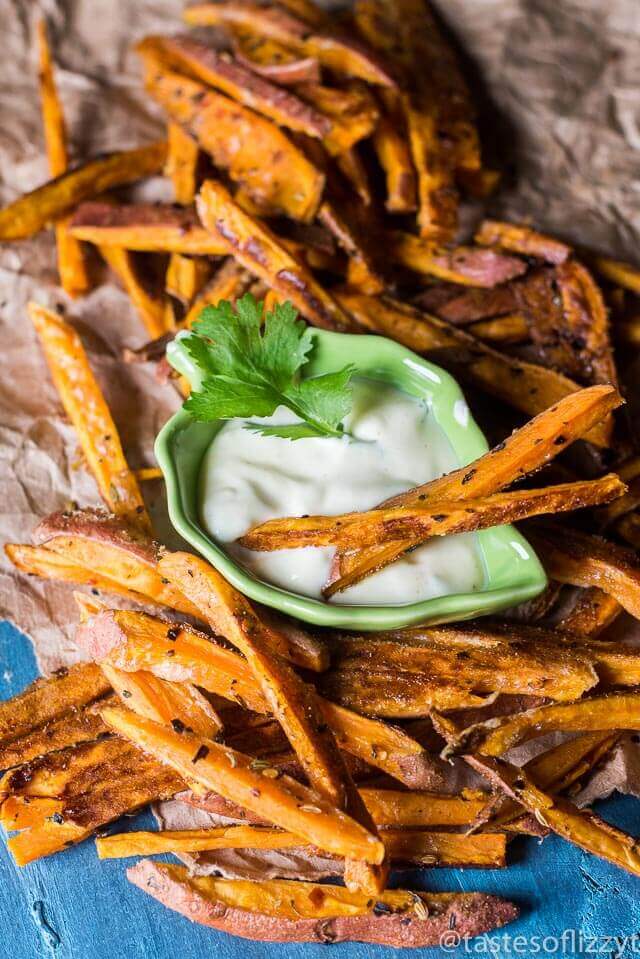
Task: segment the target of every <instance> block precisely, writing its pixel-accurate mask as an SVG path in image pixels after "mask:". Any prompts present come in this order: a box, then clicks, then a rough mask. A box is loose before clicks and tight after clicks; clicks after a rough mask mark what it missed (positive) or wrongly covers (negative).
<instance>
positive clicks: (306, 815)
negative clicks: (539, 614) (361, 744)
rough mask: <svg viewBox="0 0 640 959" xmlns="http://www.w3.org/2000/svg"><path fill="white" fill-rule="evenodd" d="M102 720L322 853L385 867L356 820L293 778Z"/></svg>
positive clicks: (148, 728) (206, 744) (114, 717)
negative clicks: (272, 775)
mask: <svg viewBox="0 0 640 959" xmlns="http://www.w3.org/2000/svg"><path fill="white" fill-rule="evenodd" d="M102 718H103V719H104V720H105V722H106V723H107V724H108V725H109V726H111V728H112V729H114V731H116V732H118V733H120V734H121V735H122V736H124V737H125V738H126V739H129V740H130V741H131V742H133V743H135V744H136V745H137V746H138V747H139V748H141V749H142V750H144V751H145V752H146V753H148V754H150V755H151V756H153V757H154V758H155V759H157V760H159V761H160V762H164V763H166V764H168V765H170V766H171V767H172V768H173V769H174V770H175V771H176V772H177V773H178V774H179V775H181V776H183V777H185V778H187V779H194V780H195V781H196V782H198V783H200V784H201V785H202V786H204V787H205V788H206V789H211V790H213V791H214V792H218V793H220V794H221V795H222V796H225V797H226V798H228V799H231V800H232V801H233V802H238V803H239V804H240V805H241V806H245V807H246V808H248V809H251V810H253V811H255V812H257V813H258V814H259V815H261V816H264V817H265V818H266V819H268V820H269V821H270V822H273V823H274V825H276V826H280V827H281V828H282V829H285V830H289V831H291V832H293V833H295V834H296V835H298V836H301V837H303V838H304V839H306V840H307V841H308V842H310V843H313V844H314V845H317V846H318V847H319V848H321V849H325V850H326V851H327V852H331V853H334V854H335V855H338V856H345V857H348V858H352V859H359V860H362V861H363V862H369V863H371V864H373V865H375V864H379V863H380V862H381V861H382V859H383V856H384V848H383V846H382V843H381V842H380V841H379V840H377V839H376V838H375V837H374V836H372V835H371V833H370V832H368V831H367V830H366V829H364V828H363V827H362V826H360V825H359V824H358V823H356V822H355V820H353V819H352V818H351V817H350V816H347V815H346V814H345V813H342V812H340V811H339V810H337V809H335V808H334V807H332V806H331V804H329V803H327V802H326V801H325V800H324V799H322V798H321V797H320V796H318V795H317V793H315V792H313V791H312V790H310V789H308V788H307V787H305V786H301V785H300V784H299V783H297V782H296V781H295V780H293V779H290V778H289V777H288V776H281V777H280V778H279V779H277V780H274V779H270V778H268V777H265V776H263V775H261V773H260V772H257V771H254V770H253V769H252V768H251V758H250V757H249V756H245V755H244V754H243V753H238V752H236V751H234V750H231V749H229V748H228V747H225V746H221V745H219V744H218V743H215V742H214V741H213V740H210V739H207V740H203V739H202V738H201V737H198V736H194V735H193V734H191V733H189V732H186V731H184V732H182V733H176V732H174V731H173V730H171V729H169V728H167V727H166V726H161V725H160V724H159V723H155V722H152V721H151V720H149V719H144V718H142V717H140V716H136V715H135V714H134V713H131V712H130V711H128V710H125V709H122V708H118V709H104V710H103V711H102Z"/></svg>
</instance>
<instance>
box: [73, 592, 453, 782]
mask: <svg viewBox="0 0 640 959" xmlns="http://www.w3.org/2000/svg"><path fill="white" fill-rule="evenodd" d="M169 631H171V634H172V637H173V638H170V637H169ZM76 642H77V643H78V645H79V646H80V647H81V648H82V649H83V650H84V652H85V653H86V654H87V655H88V656H90V657H91V658H94V659H96V660H97V661H99V662H105V661H106V662H109V663H110V664H111V665H113V666H115V667H117V668H118V669H122V670H125V671H135V670H139V669H142V670H149V671H150V672H153V673H154V674H155V675H157V676H160V677H161V678H163V679H167V680H171V681H173V682H192V683H195V684H196V685H197V686H201V687H202V688H203V689H206V690H208V691H209V692H212V693H215V694H216V695H219V696H223V697H224V698H225V699H230V700H232V701H233V702H238V703H239V704H240V705H242V706H246V707H248V708H249V709H252V710H254V711H255V712H258V713H266V712H268V706H267V703H266V700H265V699H264V697H263V695H262V693H261V692H260V690H259V689H258V687H257V684H256V682H255V680H254V679H253V676H252V674H251V670H250V669H249V666H248V665H247V663H246V662H245V660H244V659H242V658H241V657H240V656H238V654H237V653H234V652H233V651H231V650H228V649H225V648H224V647H222V646H218V645H217V644H215V643H213V642H211V640H209V639H208V638H207V637H205V636H204V635H202V634H200V633H198V631H197V630H195V629H193V627H188V626H184V625H182V626H180V628H179V629H178V631H177V632H176V630H175V629H174V628H173V627H172V624H167V623H166V622H163V621H162V620H160V619H157V618H155V617H151V616H147V615H146V614H144V613H134V612H130V611H124V610H111V611H109V612H105V613H101V614H100V615H99V616H97V617H95V618H94V619H93V620H91V621H90V622H89V623H88V625H87V626H86V627H83V626H80V627H79V629H78V631H77V634H76ZM168 652H172V653H173V655H172V656H168V655H167V653H168ZM320 706H321V709H322V712H323V716H324V719H325V722H327V723H329V724H330V725H331V727H332V729H333V731H334V734H335V736H336V738H337V740H338V744H339V745H340V746H341V748H342V749H344V750H345V751H347V752H349V753H351V754H352V755H354V756H357V757H359V758H361V759H363V760H364V761H365V762H367V763H368V764H369V765H372V766H376V767H377V768H379V769H381V770H383V771H384V772H386V773H388V774H389V775H391V776H393V777H394V778H396V779H398V780H399V781H400V782H403V783H404V784H405V785H407V786H409V787H411V788H421V789H427V788H430V789H433V788H438V786H440V785H442V781H441V777H440V774H439V769H438V765H437V763H436V762H434V761H433V759H432V758H431V757H430V756H429V754H428V753H426V752H425V750H424V749H423V748H422V747H421V746H420V745H419V744H418V743H417V742H416V741H415V740H413V739H411V737H409V736H408V735H407V734H406V733H404V732H402V731H401V730H398V729H394V727H392V726H387V725H386V724H384V723H382V722H380V721H378V720H375V719H368V718H366V717H364V716H359V715H358V714H356V713H352V712H351V711H350V710H347V709H344V708H342V707H340V706H338V705H336V704H335V703H330V702H328V701H326V700H321V701H320Z"/></svg>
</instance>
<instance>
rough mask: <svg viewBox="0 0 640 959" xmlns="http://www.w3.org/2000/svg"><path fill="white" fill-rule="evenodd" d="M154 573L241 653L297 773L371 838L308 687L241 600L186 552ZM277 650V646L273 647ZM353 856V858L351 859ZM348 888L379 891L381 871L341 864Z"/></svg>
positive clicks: (362, 808) (175, 555)
mask: <svg viewBox="0 0 640 959" xmlns="http://www.w3.org/2000/svg"><path fill="white" fill-rule="evenodd" d="M158 568H159V570H160V572H161V573H162V574H163V575H164V576H166V577H167V579H169V580H170V581H171V582H172V583H174V585H175V586H176V587H177V588H178V589H180V590H181V591H184V592H185V595H187V596H188V598H190V599H191V601H192V602H193V603H194V604H195V605H197V606H198V607H199V608H200V609H202V611H203V613H204V615H205V616H206V617H207V620H208V621H209V624H210V625H211V626H212V628H214V629H215V630H216V631H217V632H218V633H222V634H223V635H225V636H226V637H227V639H228V640H230V642H232V643H233V645H234V646H236V647H237V649H239V650H240V652H241V653H243V655H244V657H245V659H246V660H247V662H248V663H249V666H250V667H251V669H252V671H253V674H254V676H255V677H256V679H257V681H258V684H259V686H260V688H261V690H262V693H263V695H264V697H265V699H266V701H267V703H268V704H269V706H270V708H271V711H272V712H273V714H274V716H275V717H276V719H277V720H278V722H279V723H280V725H281V726H282V729H283V730H284V732H285V734H286V736H287V739H288V740H289V742H290V744H291V747H292V748H293V750H294V752H295V753H296V756H297V757H298V760H299V761H300V764H301V766H302V769H303V771H304V773H305V775H306V777H307V779H308V781H309V783H310V785H311V787H312V789H314V790H315V791H316V792H317V793H318V794H319V795H320V796H322V797H323V798H324V799H326V800H327V801H328V802H330V803H332V804H333V805H334V806H337V807H338V808H339V809H344V810H345V811H347V812H348V813H349V814H350V815H351V816H353V817H354V819H355V820H356V821H357V822H359V823H361V824H362V825H363V826H364V828H365V829H367V830H368V831H369V832H370V833H371V834H372V835H374V836H375V835H376V830H375V826H374V824H373V821H372V819H371V817H370V815H369V813H368V812H367V809H366V806H365V805H364V804H363V802H362V800H361V799H360V796H359V794H358V792H357V790H356V788H355V786H354V784H353V781H352V779H351V777H350V775H349V771H348V769H347V767H346V765H345V763H344V761H343V759H342V757H341V754H340V752H339V750H338V745H337V742H336V740H335V738H334V736H333V732H332V731H331V728H330V726H329V725H328V724H325V723H324V722H323V718H322V710H321V706H320V703H319V702H318V699H317V695H316V692H315V690H314V689H313V687H311V686H310V685H308V684H307V683H305V682H304V681H303V680H302V679H301V678H300V677H299V676H298V675H297V674H296V673H295V672H294V671H293V670H292V669H291V667H290V666H289V665H288V664H286V663H285V662H283V661H282V660H280V659H279V658H278V657H277V656H275V655H274V643H273V641H272V639H271V637H269V636H265V631H264V626H263V624H262V623H261V621H260V619H259V618H258V617H257V615H256V613H255V610H254V609H253V607H252V606H251V604H250V602H249V601H248V600H247V599H245V597H244V596H243V595H242V594H241V593H240V592H238V590H236V589H234V588H233V587H232V586H231V585H230V584H229V583H228V582H227V581H226V580H225V579H224V578H223V577H222V576H221V575H220V574H219V573H218V572H217V571H216V570H215V569H213V567H212V566H210V565H209V564H208V563H206V562H205V561H204V560H202V559H200V558H199V557H194V556H191V555H189V554H188V553H168V554H166V555H165V556H164V557H163V558H162V560H161V561H160V564H159V567H158ZM276 648H277V646H276ZM356 858H357V857H356ZM345 879H346V882H347V885H348V886H351V885H354V886H356V887H362V886H364V887H366V888H368V889H371V890H372V891H375V892H378V891H380V890H381V889H384V886H385V882H386V870H385V869H384V867H383V868H382V869H380V870H374V868H373V866H372V867H370V868H364V869H363V868H362V867H359V866H354V865H353V864H352V863H350V862H347V864H346V866H345Z"/></svg>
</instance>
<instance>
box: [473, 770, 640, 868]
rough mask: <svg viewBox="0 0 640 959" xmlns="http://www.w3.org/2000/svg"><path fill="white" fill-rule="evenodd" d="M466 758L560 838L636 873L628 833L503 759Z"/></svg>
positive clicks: (639, 861) (637, 861) (638, 861)
mask: <svg viewBox="0 0 640 959" xmlns="http://www.w3.org/2000/svg"><path fill="white" fill-rule="evenodd" d="M466 759H467V762H468V763H469V764H470V765H471V766H472V767H473V768H474V769H475V770H476V771H477V772H479V773H480V774H481V775H483V776H485V778H486V779H488V780H489V781H490V782H491V783H493V784H494V785H496V786H498V787H499V788H500V789H503V790H504V791H505V792H506V793H507V795H509V796H510V797H511V798H512V799H515V800H516V801H517V802H519V803H521V804H522V805H523V806H524V807H525V808H526V809H528V810H529V811H530V812H532V813H533V815H534V816H535V817H536V819H538V820H539V822H541V823H542V824H543V825H544V826H548V827H549V829H552V830H553V831H554V832H555V833H557V834H558V835H559V836H562V837H563V839H566V840H568V841H569V842H572V843H574V845H576V846H578V847H579V848H580V849H584V850H586V851H587V852H590V853H593V854H594V855H596V856H599V857H600V858H601V859H606V860H607V862H611V863H613V864H614V865H615V866H619V867H620V868H621V869H626V871H627V872H631V873H633V874H634V875H636V876H638V875H640V855H639V854H638V851H637V848H636V845H637V843H636V840H635V839H634V838H633V837H632V836H629V835H628V834H627V833H624V832H622V830H620V829H616V828H615V827H614V826H611V825H609V823H606V822H604V820H602V819H600V817H599V816H596V814H595V813H593V812H591V811H590V810H585V809H582V810H580V809H578V808H577V807H576V806H574V805H573V803H570V802H568V801H567V800H565V799H560V798H558V797H557V796H554V797H552V796H549V795H547V794H546V793H545V792H543V791H542V790H541V789H538V788H537V787H536V786H535V785H534V784H533V782H532V781H531V780H530V779H529V778H528V776H527V774H526V773H525V772H524V771H523V770H521V769H518V768H517V767H516V766H512V765H511V764H510V763H506V762H504V760H496V759H488V758H486V757H484V756H483V757H478V756H468V757H466Z"/></svg>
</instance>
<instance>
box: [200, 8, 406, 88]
mask: <svg viewBox="0 0 640 959" xmlns="http://www.w3.org/2000/svg"><path fill="white" fill-rule="evenodd" d="M184 18H185V20H186V21H187V23H189V24H191V25H192V26H216V25H218V24H220V25H223V26H229V27H232V28H236V29H240V30H242V29H245V30H249V31H250V32H251V33H258V34H259V35H260V36H263V37H266V38H267V39H269V40H273V41H275V42H276V43H280V44H282V46H284V47H286V48H288V49H290V50H293V51H294V52H295V53H297V54H299V55H301V56H304V57H312V58H314V59H316V60H318V61H319V62H320V63H321V64H322V65H323V66H325V67H327V68H328V69H330V70H333V71H335V72H336V73H343V74H346V75H347V76H352V77H358V78H360V79H361V80H365V81H366V82H367V83H373V84H380V85H382V86H393V85H394V83H395V81H394V79H393V77H392V75H391V73H390V71H389V70H388V68H387V67H386V65H385V64H384V63H383V62H382V60H381V59H380V58H379V57H377V56H376V55H375V54H374V53H373V52H372V51H370V50H369V49H368V48H366V47H365V46H364V45H360V44H358V43H356V42H355V41H353V40H351V39H347V38H346V37H342V36H340V35H338V34H335V33H331V32H328V31H325V30H323V31H322V32H321V33H315V32H314V31H312V30H310V29H309V26H308V24H306V23H305V22H304V21H303V20H299V19H298V18H297V17H295V16H293V15H292V14H290V13H289V12H288V11H286V10H282V9H279V8H277V7H264V6H261V5H260V4H259V3H250V2H245V0H232V2H225V3H197V4H193V5H191V6H189V7H187V8H186V9H185V11H184Z"/></svg>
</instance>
